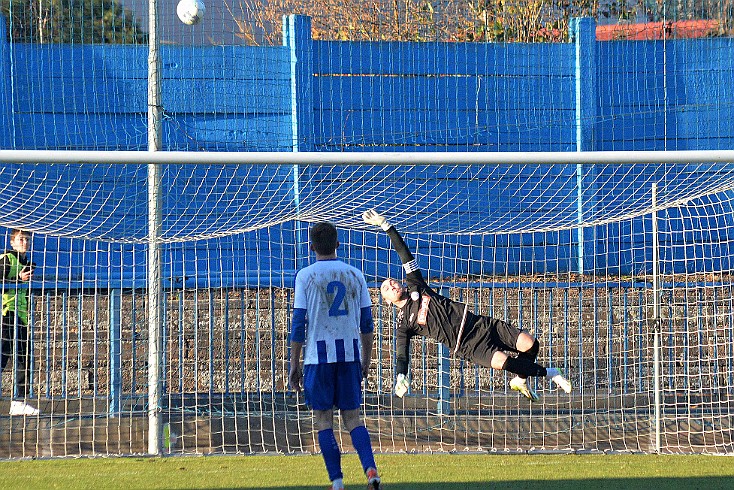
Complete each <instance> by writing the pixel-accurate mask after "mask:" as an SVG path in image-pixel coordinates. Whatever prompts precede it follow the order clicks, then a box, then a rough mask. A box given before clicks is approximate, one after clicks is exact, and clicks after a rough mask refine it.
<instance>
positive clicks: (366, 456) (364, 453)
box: [349, 425, 377, 472]
mask: <svg viewBox="0 0 734 490" xmlns="http://www.w3.org/2000/svg"><path fill="white" fill-rule="evenodd" d="M349 435H350V436H352V445H353V446H354V449H356V450H357V454H358V455H359V460H360V461H361V462H362V469H363V470H364V471H365V472H367V470H368V469H369V468H375V469H376V468H377V465H376V464H375V456H374V454H372V442H370V434H369V432H367V428H365V426H364V425H360V426H359V427H355V428H354V429H352V432H350V433H349Z"/></svg>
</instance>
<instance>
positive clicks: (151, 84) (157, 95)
mask: <svg viewBox="0 0 734 490" xmlns="http://www.w3.org/2000/svg"><path fill="white" fill-rule="evenodd" d="M157 12H158V0H149V3H148V151H149V152H157V151H158V150H160V149H161V131H160V129H161V113H162V109H161V86H160V60H159V58H158V49H159V40H158V15H157ZM160 228H161V175H160V164H158V163H149V164H148V452H149V453H150V454H156V455H160V454H162V452H163V430H162V428H163V425H162V424H161V409H160V400H161V376H160V374H161V373H160V369H161V309H162V295H161V287H162V284H161V256H160V249H159V233H160Z"/></svg>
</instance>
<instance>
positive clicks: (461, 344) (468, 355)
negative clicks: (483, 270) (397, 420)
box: [362, 210, 571, 401]
mask: <svg viewBox="0 0 734 490" xmlns="http://www.w3.org/2000/svg"><path fill="white" fill-rule="evenodd" d="M362 218H363V219H364V221H365V222H366V223H368V224H371V225H375V226H379V227H381V228H382V229H383V230H384V231H386V232H387V234H388V236H389V237H390V242H391V243H392V246H393V248H394V249H395V251H396V252H397V253H398V256H399V257H400V260H401V262H402V263H403V269H405V272H406V280H407V283H408V287H407V288H406V287H405V286H403V284H402V283H400V282H398V281H396V280H395V279H392V278H388V279H385V281H383V283H382V286H381V287H380V292H381V293H382V298H383V299H384V300H385V301H386V302H387V303H389V304H393V305H395V306H396V307H397V308H398V313H397V331H396V334H395V337H396V350H397V352H396V357H397V366H396V372H397V379H396V382H395V394H396V395H397V396H399V397H402V396H403V395H404V394H405V393H406V392H407V391H408V388H409V386H410V385H409V381H408V378H407V374H408V364H409V361H408V360H409V359H410V358H409V350H410V340H411V338H412V337H414V336H416V335H423V336H426V337H430V338H432V339H435V340H437V341H439V342H441V343H442V344H444V345H446V346H447V347H448V348H449V349H450V350H451V352H452V353H453V354H454V355H456V356H458V357H460V358H462V359H466V360H468V361H471V362H474V363H476V364H479V365H480V366H484V367H491V368H494V369H503V370H505V371H509V372H511V373H514V374H516V375H517V376H515V377H514V378H513V379H512V380H511V381H510V387H511V388H512V389H513V390H516V391H519V392H520V393H521V394H522V395H523V396H525V397H526V398H528V399H529V400H530V401H538V399H539V397H538V395H537V393H535V391H533V389H532V388H531V387H530V386H529V385H528V383H527V378H528V377H529V376H546V377H548V378H550V379H551V380H552V381H553V382H554V383H555V384H556V385H557V386H558V387H559V388H561V389H562V390H563V391H565V392H566V393H570V392H571V383H570V382H569V381H568V380H567V379H566V378H564V377H563V375H562V374H561V372H560V371H559V370H558V369H556V368H551V367H549V368H545V367H543V366H541V365H540V364H538V363H536V362H535V360H536V358H537V357H538V351H539V349H540V343H539V342H538V341H537V340H536V339H535V338H534V337H533V336H532V335H530V334H529V333H527V332H525V331H523V330H520V329H518V328H516V327H514V326H512V325H510V324H509V323H506V322H503V321H501V320H498V319H495V318H491V317H488V316H482V315H475V314H474V313H472V312H471V311H469V307H468V305H467V304H464V303H459V302H457V301H453V300H451V299H449V298H446V297H445V296H441V295H440V294H438V293H436V292H435V291H433V290H432V289H431V288H430V287H429V286H428V284H426V281H425V280H424V279H423V274H422V273H421V271H420V269H419V268H418V266H417V264H416V261H415V258H414V257H413V254H412V253H411V252H410V250H408V247H407V246H406V245H405V242H404V241H403V238H402V237H401V236H400V234H399V233H398V232H397V230H396V229H395V227H394V226H392V225H391V224H390V223H388V222H387V220H386V219H385V217H384V216H381V215H380V214H378V213H377V212H376V211H374V210H370V211H366V212H365V213H363V214H362ZM508 353H511V354H512V355H508Z"/></svg>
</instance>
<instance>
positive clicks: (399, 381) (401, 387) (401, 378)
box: [395, 374, 410, 398]
mask: <svg viewBox="0 0 734 490" xmlns="http://www.w3.org/2000/svg"><path fill="white" fill-rule="evenodd" d="M408 388H410V381H408V378H406V377H405V375H404V374H398V377H397V378H396V379H395V394H396V395H397V396H398V397H399V398H402V397H403V396H404V395H405V394H406V393H407V392H408Z"/></svg>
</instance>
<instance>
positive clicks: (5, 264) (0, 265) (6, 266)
mask: <svg viewBox="0 0 734 490" xmlns="http://www.w3.org/2000/svg"><path fill="white" fill-rule="evenodd" d="M10 267H11V266H10V259H9V258H8V254H3V255H2V256H0V279H3V280H5V279H10V278H9V277H8V276H9V275H10Z"/></svg>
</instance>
